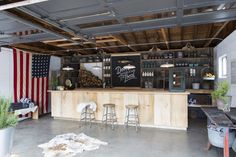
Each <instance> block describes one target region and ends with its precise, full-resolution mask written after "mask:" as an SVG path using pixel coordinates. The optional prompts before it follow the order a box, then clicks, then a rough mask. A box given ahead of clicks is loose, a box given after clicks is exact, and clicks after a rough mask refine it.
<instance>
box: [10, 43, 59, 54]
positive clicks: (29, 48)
mask: <svg viewBox="0 0 236 157" xmlns="http://www.w3.org/2000/svg"><path fill="white" fill-rule="evenodd" d="M11 47H15V48H18V49H23V50H27V51H33V52H37V53H45V52H47V53H48V54H52V55H53V54H55V53H53V52H48V49H43V48H39V47H35V46H30V45H26V44H17V45H12V46H11ZM57 55H58V53H57Z"/></svg>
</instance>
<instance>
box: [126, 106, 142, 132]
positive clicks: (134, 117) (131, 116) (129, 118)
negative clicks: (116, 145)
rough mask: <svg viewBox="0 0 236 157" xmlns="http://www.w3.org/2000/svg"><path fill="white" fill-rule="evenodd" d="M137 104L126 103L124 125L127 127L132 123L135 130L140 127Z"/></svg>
mask: <svg viewBox="0 0 236 157" xmlns="http://www.w3.org/2000/svg"><path fill="white" fill-rule="evenodd" d="M138 108H139V106H138V105H132V104H129V105H126V106H125V109H126V115H125V125H126V127H128V125H129V124H134V125H135V126H136V131H138V127H140V123H139V116H138ZM132 112H133V113H132Z"/></svg>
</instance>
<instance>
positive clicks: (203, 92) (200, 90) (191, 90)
mask: <svg viewBox="0 0 236 157" xmlns="http://www.w3.org/2000/svg"><path fill="white" fill-rule="evenodd" d="M186 91H188V92H189V93H191V94H211V93H212V92H213V90H208V89H186Z"/></svg>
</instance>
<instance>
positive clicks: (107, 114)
mask: <svg viewBox="0 0 236 157" xmlns="http://www.w3.org/2000/svg"><path fill="white" fill-rule="evenodd" d="M108 122H109V123H110V124H111V126H112V129H114V124H115V122H117V118H116V111H115V107H109V106H104V109H103V116H102V123H103V124H104V123H105V125H107V124H108Z"/></svg>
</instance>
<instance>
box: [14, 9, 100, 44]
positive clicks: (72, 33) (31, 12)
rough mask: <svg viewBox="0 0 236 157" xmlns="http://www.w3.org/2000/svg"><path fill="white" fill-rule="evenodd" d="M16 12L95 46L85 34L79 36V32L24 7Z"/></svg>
mask: <svg viewBox="0 0 236 157" xmlns="http://www.w3.org/2000/svg"><path fill="white" fill-rule="evenodd" d="M18 10H20V11H22V12H24V13H26V14H29V15H31V16H33V17H34V18H36V19H38V20H41V21H44V22H46V23H48V24H50V25H52V26H54V27H57V28H58V29H62V30H64V31H66V32H68V33H71V35H73V36H75V37H76V36H78V37H79V38H81V39H83V40H85V41H90V42H91V43H93V44H96V43H95V42H94V41H93V40H90V39H88V38H86V37H84V36H86V34H81V33H80V32H75V31H74V30H72V29H71V28H69V27H68V26H66V25H64V24H62V23H60V22H58V21H55V20H51V19H49V18H48V17H44V16H43V15H40V14H38V13H36V12H34V11H32V10H30V9H28V8H25V7H21V8H18ZM72 40H73V39H72ZM72 42H74V41H72ZM75 42H76V41H75Z"/></svg>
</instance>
